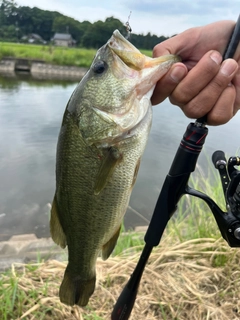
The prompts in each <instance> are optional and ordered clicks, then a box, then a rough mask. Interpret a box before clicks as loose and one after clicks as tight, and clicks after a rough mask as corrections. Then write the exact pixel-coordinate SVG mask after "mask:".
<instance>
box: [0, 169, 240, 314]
mask: <svg viewBox="0 0 240 320" xmlns="http://www.w3.org/2000/svg"><path fill="white" fill-rule="evenodd" d="M215 173H217V172H215ZM210 175H211V180H212V181H211V183H210V182H209V179H210ZM200 177H201V178H200ZM215 178H217V179H215ZM190 185H191V186H193V187H195V188H197V189H199V190H202V191H204V192H205V193H207V194H208V195H209V196H211V197H212V198H213V199H215V200H217V199H218V201H217V202H218V204H219V205H220V206H221V207H223V204H224V203H223V201H222V200H221V201H220V199H222V190H221V186H220V184H219V180H218V177H217V175H216V177H212V173H211V174H210V173H208V174H207V175H206V176H205V175H204V174H203V173H202V172H199V171H198V172H197V173H196V177H193V179H192V181H191V183H190ZM184 198H185V199H182V200H181V203H180V205H179V209H178V214H177V215H176V217H174V218H173V219H171V220H170V222H169V224H168V227H167V230H166V232H165V233H164V236H163V239H162V241H161V243H160V245H159V246H158V247H157V248H155V249H154V250H153V253H152V254H151V256H150V260H149V263H148V264H147V267H146V269H145V272H144V275H143V278H142V281H141V285H140V288H139V294H138V297H137V300H136V303H135V306H134V309H133V312H132V316H131V320H145V319H148V320H203V319H204V320H206V319H207V320H229V319H232V320H233V319H240V290H239V286H240V269H239V260H240V251H239V250H238V249H231V248H229V246H228V245H227V243H226V242H225V241H224V240H223V239H222V238H221V236H220V233H219V231H218V228H217V225H216V223H215V220H214V218H213V216H212V214H211V212H210V211H209V209H208V207H207V206H205V204H204V203H203V202H201V201H200V200H198V199H195V198H193V197H184ZM184 208H185V209H184ZM143 243H144V242H143V234H136V233H132V232H131V233H127V234H126V233H123V234H122V235H121V236H120V239H119V241H118V244H117V247H116V249H115V251H114V255H113V257H111V258H110V259H108V260H107V261H102V260H101V259H99V260H98V262H97V287H96V290H95V292H94V295H93V296H92V298H91V299H90V302H89V305H88V306H87V307H85V308H79V307H76V306H75V307H73V308H71V307H67V306H65V305H63V304H61V303H60V302H59V298H58V290H59V285H60V283H61V280H62V277H63V273H64V269H65V267H66V263H62V262H58V261H48V262H39V263H37V264H28V265H18V264H13V265H12V269H11V270H10V271H8V272H7V273H5V274H3V275H2V276H1V277H0V298H1V301H2V303H1V304H0V319H3V320H8V319H46V320H48V319H49V320H50V319H56V320H63V319H70V320H71V319H72V320H73V319H81V320H82V319H84V320H103V319H110V314H111V311H112V307H113V305H114V303H115V302H116V299H117V297H118V295H119V294H120V292H121V290H122V288H123V286H124V284H125V283H126V281H127V280H128V279H129V276H130V274H131V273H132V271H133V269H134V267H135V265H136V262H137V260H138V258H139V254H140V250H141V249H142V247H143Z"/></svg>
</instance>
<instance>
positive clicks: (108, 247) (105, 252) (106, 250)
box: [102, 226, 121, 260]
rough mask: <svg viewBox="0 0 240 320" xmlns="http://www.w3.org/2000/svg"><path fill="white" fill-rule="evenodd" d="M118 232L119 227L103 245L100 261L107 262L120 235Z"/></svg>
mask: <svg viewBox="0 0 240 320" xmlns="http://www.w3.org/2000/svg"><path fill="white" fill-rule="evenodd" d="M120 230H121V226H120V227H119V228H118V229H117V231H116V232H115V233H114V235H113V236H112V238H111V239H110V240H109V241H108V242H107V243H105V244H104V246H103V247H102V259H103V260H107V258H108V257H109V256H110V254H111V253H112V251H113V249H114V248H115V245H116V243H117V239H118V237H119V234H120Z"/></svg>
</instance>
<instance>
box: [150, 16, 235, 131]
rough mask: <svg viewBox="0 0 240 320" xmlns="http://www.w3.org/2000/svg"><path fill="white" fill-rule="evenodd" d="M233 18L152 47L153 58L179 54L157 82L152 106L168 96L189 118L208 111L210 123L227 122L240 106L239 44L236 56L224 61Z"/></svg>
mask: <svg viewBox="0 0 240 320" xmlns="http://www.w3.org/2000/svg"><path fill="white" fill-rule="evenodd" d="M234 26H235V22H234V21H219V22H215V23H212V24H209V25H206V26H204V27H197V28H192V29H189V30H186V31H184V32H183V33H180V34H178V35H177V36H175V37H172V38H170V39H168V40H166V41H164V42H162V43H160V44H158V45H157V46H156V47H155V48H154V50H153V57H157V56H160V55H164V54H169V53H171V54H178V55H179V56H180V57H181V58H182V63H176V64H174V65H173V66H172V67H171V69H170V70H169V71H168V73H167V74H166V75H165V76H164V77H163V78H161V79H160V81H159V82H158V83H157V85H156V88H155V90H154V93H153V96H152V103H153V105H155V104H158V103H160V102H162V101H163V100H164V99H165V98H166V97H169V100H170V101H171V103H172V104H175V105H178V106H179V107H180V108H181V109H182V110H183V112H184V113H185V115H186V116H188V117H189V118H195V119H196V118H200V117H203V116H204V115H206V114H207V123H208V124H210V125H220V124H223V123H226V122H228V121H229V120H230V119H231V118H232V117H233V116H234V115H235V114H236V112H237V111H238V110H239V109H240V68H239V66H240V45H238V48H237V51H236V53H235V55H234V59H227V60H225V61H223V62H222V55H223V54H224V51H225V49H226V47H227V44H228V42H229V39H230V36H231V34H232V31H233V28H234Z"/></svg>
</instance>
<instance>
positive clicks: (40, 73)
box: [0, 57, 88, 81]
mask: <svg viewBox="0 0 240 320" xmlns="http://www.w3.org/2000/svg"><path fill="white" fill-rule="evenodd" d="M87 70H88V69H87V68H83V67H75V66H60V65H53V64H48V63H46V62H45V61H41V60H34V59H21V58H11V57H5V58H3V59H2V60H1V61H0V75H2V76H7V77H9V76H11V77H12V76H13V77H14V76H15V75H16V74H17V73H18V72H24V73H28V74H30V75H31V76H32V77H33V78H34V79H40V80H55V79H59V80H77V81H79V80H81V79H82V78H83V76H84V75H85V73H86V72H87Z"/></svg>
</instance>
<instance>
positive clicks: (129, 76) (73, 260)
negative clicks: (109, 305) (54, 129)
mask: <svg viewBox="0 0 240 320" xmlns="http://www.w3.org/2000/svg"><path fill="white" fill-rule="evenodd" d="M176 61H178V58H177V57H176V56H173V55H169V56H166V57H165V58H164V57H161V58H159V60H158V58H155V59H153V58H148V57H146V56H144V55H143V54H141V53H140V52H139V51H138V50H137V49H136V48H135V47H134V46H133V45H132V44H131V43H130V42H128V41H127V40H126V39H125V38H124V37H123V36H122V35H121V34H120V33H119V32H118V31H115V32H114V33H113V36H112V37H111V39H110V40H109V41H108V42H107V44H106V45H104V46H103V47H102V48H100V49H99V50H98V52H97V54H96V57H95V59H94V60H93V63H92V65H91V67H90V69H89V71H88V72H87V74H86V75H85V76H84V78H83V79H82V81H81V82H80V83H79V84H78V86H77V88H76V89H75V90H74V92H73V94H72V96H71V97H70V100H69V102H68V104H67V107H66V111H65V113H64V116H63V122H62V127H61V130H60V134H59V138H58V145H57V161H56V192H55V196H54V200H53V205H52V210H51V220H50V231H51V236H52V238H53V240H54V241H55V242H56V243H57V244H59V245H60V246H61V247H63V248H64V247H65V246H66V245H67V246H68V265H67V268H66V270H65V274H64V279H63V282H62V284H61V286H60V291H59V296H60V300H61V301H62V302H63V303H65V304H67V305H74V304H77V305H79V306H84V305H86V304H87V303H88V301H89V298H90V296H91V295H92V294H93V292H94V288H95V281H96V271H95V265H96V260H97V257H98V255H99V253H102V258H103V259H107V258H108V257H109V255H110V254H111V252H112V251H113V249H114V247H115V244H116V242H117V239H118V236H119V232H120V227H121V224H122V220H123V217H124V214H125V212H126V209H127V206H128V203H129V198H130V195H131V191H132V188H133V185H134V183H135V181H136V177H137V172H138V169H139V165H140V160H141V157H142V154H143V152H144V149H145V146H146V143H147V138H148V135H149V130H150V127H151V121H152V109H151V103H150V97H151V93H152V91H153V89H154V86H155V83H156V82H157V81H158V80H159V79H160V78H161V76H163V75H164V74H165V73H166V72H167V70H168V69H169V68H170V66H171V65H172V64H173V63H174V62H176Z"/></svg>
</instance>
